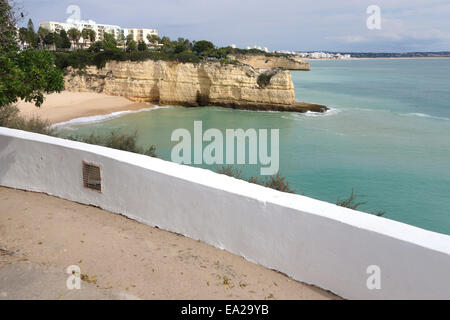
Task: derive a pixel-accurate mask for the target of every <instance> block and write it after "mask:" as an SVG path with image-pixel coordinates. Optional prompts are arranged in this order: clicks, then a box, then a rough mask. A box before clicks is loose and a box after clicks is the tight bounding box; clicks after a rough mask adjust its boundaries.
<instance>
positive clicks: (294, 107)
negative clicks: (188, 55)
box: [65, 60, 327, 112]
mask: <svg viewBox="0 0 450 320" xmlns="http://www.w3.org/2000/svg"><path fill="white" fill-rule="evenodd" d="M261 79H263V80H265V81H258V80H261ZM65 84H66V90H69V91H94V92H102V93H106V94H110V95H118V96H124V97H127V98H129V99H130V100H133V101H140V102H143V101H148V102H154V103H158V104H161V105H182V106H207V105H216V106H223V107H231V108H240V109H250V110H278V111H297V112H306V111H308V110H309V111H316V112H323V111H325V110H326V109H327V108H326V107H324V106H320V105H314V104H308V103H298V102H296V101H295V92H294V85H293V83H292V79H291V75H290V73H289V72H288V71H281V70H273V71H270V73H262V72H261V71H260V70H257V69H254V68H252V67H250V66H246V65H233V64H220V63H217V62H205V63H199V64H192V63H177V62H173V61H171V62H168V61H152V60H148V61H143V62H130V61H110V62H107V63H106V66H105V67H104V68H102V69H97V68H96V67H93V66H90V67H87V68H86V69H85V70H82V71H80V70H73V69H69V70H68V74H67V75H66V77H65Z"/></svg>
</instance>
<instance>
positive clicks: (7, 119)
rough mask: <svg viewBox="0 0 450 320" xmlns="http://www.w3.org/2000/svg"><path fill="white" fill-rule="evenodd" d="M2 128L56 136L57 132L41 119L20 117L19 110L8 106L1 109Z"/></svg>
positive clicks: (0, 123) (0, 122)
mask: <svg viewBox="0 0 450 320" xmlns="http://www.w3.org/2000/svg"><path fill="white" fill-rule="evenodd" d="M0 127H7V128H11V129H18V130H24V131H29V132H34V133H40V134H46V135H49V136H54V135H55V130H54V129H52V128H51V127H50V123H49V122H48V121H45V120H41V119H40V118H39V117H33V118H30V119H26V118H24V117H22V116H20V111H19V109H18V108H17V107H16V106H14V105H7V106H4V107H1V108H0Z"/></svg>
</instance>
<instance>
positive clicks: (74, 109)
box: [17, 91, 152, 124]
mask: <svg viewBox="0 0 450 320" xmlns="http://www.w3.org/2000/svg"><path fill="white" fill-rule="evenodd" d="M151 106H152V104H149V103H136V102H132V101H130V100H128V99H127V98H125V97H119V96H109V95H106V94H102V93H94V92H69V91H63V92H61V93H52V94H48V95H46V96H45V101H44V103H43V104H42V106H41V107H40V108H37V107H36V106H35V105H34V104H33V103H30V102H25V101H20V102H19V103H18V104H17V107H18V108H19V109H20V112H21V114H22V115H23V116H25V117H27V118H29V117H33V116H38V117H39V118H41V119H43V120H45V119H46V120H48V121H49V122H50V123H52V124H54V123H58V122H64V121H68V120H71V119H75V118H81V117H88V116H94V115H102V114H109V113H113V112H117V111H126V110H138V109H142V108H149V107H151Z"/></svg>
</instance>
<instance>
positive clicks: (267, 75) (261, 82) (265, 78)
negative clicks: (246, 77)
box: [256, 72, 273, 88]
mask: <svg viewBox="0 0 450 320" xmlns="http://www.w3.org/2000/svg"><path fill="white" fill-rule="evenodd" d="M272 77H273V73H272V72H264V73H261V74H260V75H259V76H258V79H257V80H256V82H257V83H258V86H260V87H261V88H265V87H267V86H268V85H269V84H270V80H271V79H272Z"/></svg>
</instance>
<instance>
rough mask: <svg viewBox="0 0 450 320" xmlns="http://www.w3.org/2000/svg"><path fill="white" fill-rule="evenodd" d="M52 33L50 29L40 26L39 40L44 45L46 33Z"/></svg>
mask: <svg viewBox="0 0 450 320" xmlns="http://www.w3.org/2000/svg"><path fill="white" fill-rule="evenodd" d="M49 33H50V30H48V29H45V28H43V27H39V29H38V32H37V35H38V40H39V41H38V42H39V43H40V44H41V45H43V44H44V38H45V36H46V35H48V34H49Z"/></svg>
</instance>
